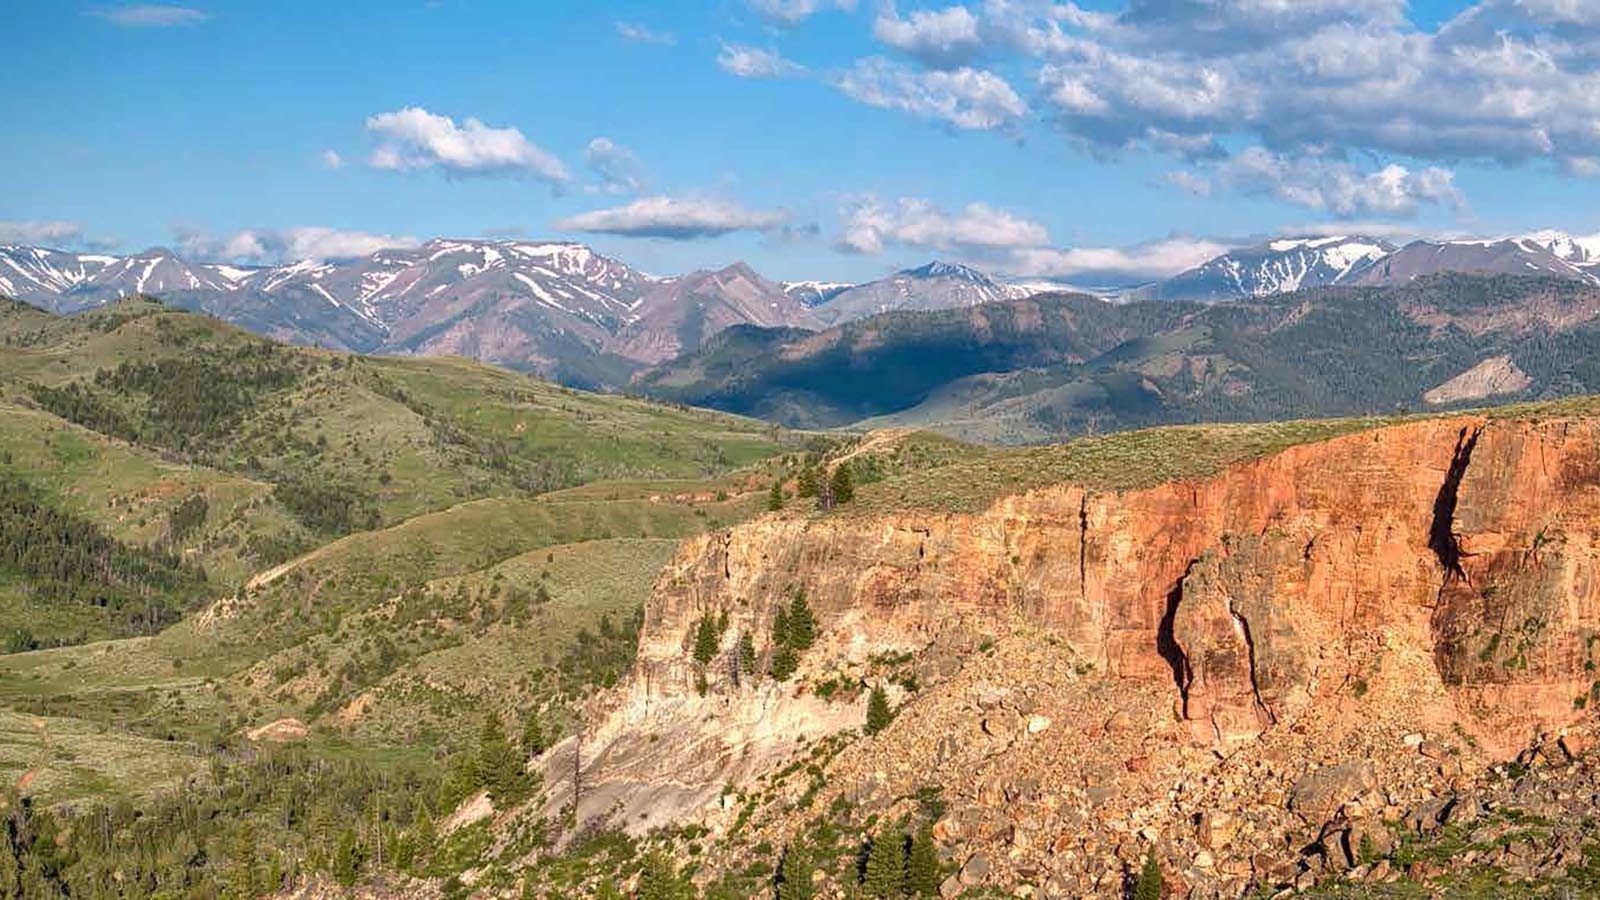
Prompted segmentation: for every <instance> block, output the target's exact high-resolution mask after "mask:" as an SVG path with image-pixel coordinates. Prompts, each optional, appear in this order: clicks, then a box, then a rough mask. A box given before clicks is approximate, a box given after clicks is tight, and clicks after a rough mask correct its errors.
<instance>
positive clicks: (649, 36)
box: [617, 22, 678, 47]
mask: <svg viewBox="0 0 1600 900" xmlns="http://www.w3.org/2000/svg"><path fill="white" fill-rule="evenodd" d="M617 36H618V37H620V38H622V39H623V40H625V41H632V42H633V43H635V44H657V45H660V46H663V47H671V46H672V45H674V44H676V43H678V37H677V35H675V34H673V33H672V32H670V31H656V30H655V29H653V28H650V27H648V26H645V25H639V24H636V23H634V22H618V23H617Z"/></svg>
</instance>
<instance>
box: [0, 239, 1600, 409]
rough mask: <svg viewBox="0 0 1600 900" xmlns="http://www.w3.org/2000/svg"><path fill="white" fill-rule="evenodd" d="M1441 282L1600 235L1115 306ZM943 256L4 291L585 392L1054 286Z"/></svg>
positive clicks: (76, 275) (534, 249) (509, 261)
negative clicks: (837, 268) (142, 299)
mask: <svg viewBox="0 0 1600 900" xmlns="http://www.w3.org/2000/svg"><path fill="white" fill-rule="evenodd" d="M1440 272H1466V273H1475V274H1486V275H1531V276H1544V277H1556V278H1563V279H1569V280H1574V281H1581V282H1584V283H1589V284H1600V235H1596V236H1591V237H1574V236H1571V235H1568V234H1566V233H1563V232H1559V231H1538V232H1532V233H1529V234H1526V235H1522V236H1518V237H1509V238H1499V239H1489V240H1450V241H1414V242H1411V243H1409V244H1406V245H1404V246H1396V245H1394V244H1392V243H1390V242H1388V241H1386V240H1383V239H1379V238H1371V237H1362V236H1359V235H1353V236H1320V237H1281V238H1276V239H1273V240H1270V241H1266V242H1264V243H1261V244H1259V245H1256V246H1253V247H1243V248H1239V249H1236V250H1232V251H1229V252H1227V253H1224V254H1222V255H1220V256H1217V257H1215V258H1213V259H1211V260H1208V261H1206V262H1205V263H1202V264H1201V265H1199V266H1196V267H1194V268H1192V269H1190V270H1188V271H1185V272H1182V273H1179V274H1178V275H1175V276H1173V277H1171V278H1168V279H1165V280H1163V281H1159V282H1156V283H1154V284H1148V285H1144V286H1141V287H1136V288H1104V289H1096V290H1092V291H1087V292H1079V293H1089V294H1092V295H1095V296H1099V297H1102V298H1106V299H1114V300H1120V301H1128V300H1149V299H1155V300H1167V301H1196V302H1201V303H1217V302H1224V301H1232V300H1239V299H1244V298H1261V297H1270V296H1274V295H1277V294H1282V293H1285V292H1289V291H1295V290H1305V289H1310V288H1318V287H1338V286H1353V287H1379V286H1394V285H1402V284H1406V283H1409V282H1410V281H1412V280H1414V279H1416V278H1419V277H1423V276H1427V275H1432V274H1436V273H1440ZM1063 291H1065V292H1075V291H1074V290H1073V289H1072V288H1069V287H1065V286H1063V285H1061V284H1059V283H1056V282H1052V281H1048V280H1021V279H1006V278H1002V277H999V276H996V275H993V274H990V273H986V272H983V271H981V270H979V269H976V268H973V267H971V266H968V265H963V264H960V263H952V262H943V261H934V262H930V263H928V264H926V265H922V266H918V267H915V268H909V269H903V270H900V271H898V272H894V273H892V274H890V275H887V276H885V277H883V278H879V279H876V280H873V281H868V282H864V283H860V284H851V283H846V282H828V281H794V282H781V283H780V282H774V281H770V280H768V279H766V278H764V277H763V276H762V275H761V274H760V273H758V272H756V271H755V270H754V269H752V268H751V267H749V266H748V265H745V264H743V263H734V264H732V265H729V266H725V267H723V268H720V269H715V270H702V271H697V272H691V273H688V274H685V275H677V276H670V277H662V276H656V275H651V274H648V273H645V272H642V271H639V270H637V269H635V268H633V267H631V266H629V265H628V264H627V263H625V262H622V261H620V260H617V259H614V258H612V257H609V256H606V255H604V254H601V253H598V252H596V251H594V250H593V249H592V248H590V247H588V246H585V245H583V244H578V243H571V242H562V241H532V240H478V239H471V240H448V239H437V240H432V241H429V242H427V243H425V244H422V245H420V246H417V247H412V248H395V249H385V250H379V251H377V252H374V253H371V254H368V255H366V256H363V257H358V258H355V259H349V260H339V261H301V262H293V263H287V264H284V265H279V266H245V265H232V264H228V263H215V262H195V261H191V260H187V259H185V258H183V257H182V256H180V255H179V254H178V253H175V252H174V251H172V250H170V249H167V248H161V247H156V248H151V249H149V250H145V251H142V252H139V253H133V254H127V255H112V254H106V253H74V252H69V251H63V250H53V249H48V248H42V247H30V246H21V245H0V295H5V296H10V297H14V298H16V299H19V300H23V301H25V302H28V303H31V304H34V305H36V306H41V307H43V308H45V309H48V310H50V311H52V312H57V313H72V312H76V311H80V310H84V309H89V308H93V307H96V306H99V305H101V304H104V303H107V302H109V301H111V300H114V299H117V298H119V297H123V296H127V295H130V294H150V295H155V296H159V297H161V298H163V299H164V300H166V301H167V302H169V303H172V304H175V305H177V306H181V307H183V308H186V309H191V310H195V311H200V312H205V313H209V314H211V315H214V316H217V317H218V318H221V319H224V320H226V321H229V322H232V323H235V324H238V325H240V326H242V327H245V328H248V329H250V330H252V331H255V332H258V333H260V334H263V335H265V336H268V337H272V338H274V339H278V340H284V341H290V342H294V343H301V344H311V345H317V346H323V347H329V348H332V349H339V350H349V351H356V352H363V353H385V354H408V355H459V356H465V357H470V358H475V359H479V360H483V361H486V362H492V363H498V364H501V365H507V366H511V367H513V368H518V369H522V370H526V371H532V372H536V373H538V374H541V375H544V376H546V377H550V378H554V379H557V380H559V381H563V382H565V383H568V384H572V385H576V386H580V387H591V388H592V387H612V388H615V387H621V386H624V385H626V384H628V383H629V380H630V379H631V378H632V376H633V375H634V374H635V373H637V372H638V371H639V370H640V369H642V368H644V367H649V366H657V365H661V364H663V363H665V362H667V361H668V360H670V359H672V358H673V357H676V356H678V355H680V354H693V353H695V352H696V351H698V350H700V349H701V348H702V347H705V346H706V345H707V342H708V341H710V340H711V339H713V338H714V337H716V336H717V335H718V334H720V333H721V332H722V331H724V330H725V329H727V328H730V327H733V326H756V327H761V328H785V329H803V330H807V331H820V330H823V329H826V328H829V327H833V326H837V325H842V324H847V323H850V322H854V321H858V320H861V319H864V318H868V317H872V316H877V315H881V314H884V313H894V312H937V311H944V310H961V309H969V308H972V307H976V306H980V305H987V304H993V303H997V302H1005V301H1009V300H1016V299H1020V298H1023V297H1028V296H1032V295H1036V294H1041V293H1060V292H1063Z"/></svg>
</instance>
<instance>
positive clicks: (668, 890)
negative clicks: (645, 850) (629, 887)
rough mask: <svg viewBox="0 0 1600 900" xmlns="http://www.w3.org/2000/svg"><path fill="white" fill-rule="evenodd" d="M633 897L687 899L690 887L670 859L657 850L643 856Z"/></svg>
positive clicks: (639, 898)
mask: <svg viewBox="0 0 1600 900" xmlns="http://www.w3.org/2000/svg"><path fill="white" fill-rule="evenodd" d="M635 897H636V898H637V900H689V897H690V888H689V884H688V883H687V882H686V881H685V880H684V878H683V876H681V875H679V874H678V867H677V866H675V865H673V863H672V860H670V859H668V858H667V856H666V854H664V853H662V852H661V851H659V850H657V851H655V852H653V853H651V854H650V855H649V856H647V857H645V860H644V869H643V870H642V871H641V872H640V873H639V890H638V893H637V894H635Z"/></svg>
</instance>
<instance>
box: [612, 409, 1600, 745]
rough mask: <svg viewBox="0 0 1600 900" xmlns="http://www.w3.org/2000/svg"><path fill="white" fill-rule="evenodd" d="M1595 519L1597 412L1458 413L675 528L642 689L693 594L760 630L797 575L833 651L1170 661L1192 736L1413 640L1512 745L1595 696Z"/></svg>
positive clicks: (670, 664)
mask: <svg viewBox="0 0 1600 900" xmlns="http://www.w3.org/2000/svg"><path fill="white" fill-rule="evenodd" d="M1597 529H1600V424H1597V423H1595V422H1591V421H1587V420H1570V419H1563V420H1550V421H1544V422H1532V421H1518V420H1498V419H1497V420H1484V419H1480V418H1468V417H1461V418H1454V419H1444V420H1434V421H1427V422H1418V423H1412V424H1405V425H1400V426H1395V427H1389V428H1384V429H1379V430H1375V431H1371V432H1366V433H1361V434H1355V435H1350V436H1346V437H1343V438H1339V439H1335V440H1331V441H1327V442H1324V443H1319V444H1310V445H1304V446H1300V447H1295V448H1292V449H1289V450H1287V451H1285V452H1283V453H1280V454H1278V455H1275V456H1272V457H1269V458H1265V459H1262V460H1258V461H1255V462H1251V463H1248V464H1244V465H1241V466H1238V467H1236V468H1234V469H1231V470H1229V471H1227V472H1225V473H1223V474H1222V475H1220V476H1218V477H1216V478H1212V479H1209V480H1205V481H1197V482H1192V483H1189V482H1183V483H1172V484H1166V485H1162V486H1159V487H1156V488H1153V489H1149V490H1142V491H1133V492H1126V493H1101V492H1094V491H1087V490H1085V489H1083V488H1080V487H1077V486H1073V485H1062V486H1059V487H1054V488H1049V489H1044V490H1037V491H1033V492H1030V493H1027V494H1023V495H1019V496H1015V497H1010V498H1007V499H1004V500H1002V501H1000V502H998V503H996V504H995V505H993V506H992V507H991V508H990V509H988V510H987V511H986V512H984V513H981V514H977V515H955V514H933V513H914V512H908V513H902V514H895V515H890V516H882V517H862V516H855V515H849V514H835V515H831V516H826V517H818V518H797V517H790V516H774V517H768V518H766V519H763V520H760V521H757V522H753V523H750V524H747V525H743V526H739V527H736V528H734V529H731V530H730V531H727V532H724V533H721V534H717V535H711V536H707V537H704V538H700V539H697V540H694V541H691V542H690V543H688V544H686V545H685V547H684V549H683V550H682V551H681V552H680V554H679V557H678V558H677V560H676V561H675V562H674V563H673V565H672V566H671V567H670V568H669V570H668V572H667V573H666V574H665V575H664V576H663V579H662V581H661V583H660V584H659V586H658V588H657V591H656V595H655V597H654V598H653V599H652V601H651V603H650V605H649V608H648V610H647V614H646V621H645V629H644V634H643V637H642V639H641V647H640V657H639V666H638V670H637V672H636V677H635V679H634V685H635V687H634V690H635V692H636V693H637V692H639V691H643V692H645V693H646V694H649V695H654V696H658V697H662V696H682V695H684V694H686V693H688V692H690V691H692V690H693V687H692V686H691V683H690V682H691V675H690V674H689V672H690V669H689V668H688V667H686V666H685V665H683V662H682V661H683V659H684V657H685V648H686V647H687V646H689V644H690V641H691V640H692V634H691V631H692V629H693V627H694V624H695V622H696V621H697V620H698V618H699V617H700V616H701V615H703V614H705V613H706V612H718V611H726V612H727V613H728V615H729V620H730V625H731V627H730V628H729V630H728V632H727V636H726V637H725V642H726V643H728V644H729V646H732V642H735V641H737V640H738V635H740V634H742V633H743V632H746V631H748V632H750V633H751V634H752V635H753V636H754V637H755V643H756V646H757V647H758V648H764V647H765V646H766V643H767V629H768V628H769V625H770V622H771V618H772V611H773V609H774V607H775V605H776V604H777V603H779V602H782V601H784V600H785V599H786V598H787V597H788V596H789V594H790V592H791V591H793V590H796V589H801V590H804V591H805V592H806V593H807V595H808V597H809V598H810V601H811V603H812V605H813V607H814V608H815V609H816V610H817V611H818V613H819V615H820V616H821V618H822V622H823V625H824V630H825V640H826V641H829V642H831V643H830V644H829V646H831V647H832V648H833V649H834V650H835V651H836V652H839V653H844V654H850V653H858V654H865V653H867V652H871V651H872V650H873V649H876V648H881V647H884V646H896V645H899V646H915V645H917V644H919V643H924V642H926V641H927V640H930V639H931V638H932V637H933V636H934V635H935V634H936V633H937V632H938V631H939V630H940V629H941V628H943V627H945V626H946V625H947V624H949V623H950V622H952V621H964V622H968V623H975V624H977V625H979V626H980V627H982V626H988V627H997V628H1002V627H1006V626H1007V624H1008V623H1023V624H1027V625H1031V626H1037V627H1043V628H1047V629H1051V630H1053V631H1055V632H1057V633H1059V634H1060V635H1061V636H1062V637H1063V638H1064V639H1065V640H1066V641H1068V642H1069V643H1070V644H1071V645H1072V647H1073V649H1074V650H1075V651H1077V652H1078V653H1079V654H1082V655H1083V656H1084V657H1086V658H1088V659H1091V660H1094V661H1095V663H1096V667H1097V668H1098V670H1099V671H1102V672H1104V673H1107V674H1109V675H1110V676H1112V677H1116V678H1130V679H1140V680H1145V681H1149V682H1153V683H1161V684H1166V685H1170V686H1171V690H1172V693H1173V698H1174V704H1175V707H1176V708H1177V709H1178V710H1179V711H1180V712H1181V714H1182V715H1183V716H1184V717H1185V718H1186V719H1187V720H1189V721H1190V723H1191V725H1192V726H1193V729H1194V732H1195V735H1196V737H1197V738H1199V739H1202V740H1209V741H1216V742H1220V743H1223V744H1229V743H1236V742H1240V741H1246V740H1249V739H1250V738H1252V737H1253V736H1255V735H1256V734H1259V733H1260V732H1261V731H1262V730H1263V729H1265V728H1269V727H1272V726H1273V725H1274V724H1276V723H1280V722H1282V721H1284V720H1285V719H1287V718H1292V717H1293V716H1294V715H1295V713H1296V711H1298V710H1300V709H1303V708H1304V707H1305V705H1306V704H1309V703H1314V702H1315V701H1316V700H1317V698H1318V696H1319V694H1320V693H1322V692H1325V691H1327V690H1329V689H1330V688H1333V687H1338V688H1341V689H1348V688H1349V687H1350V686H1351V685H1353V684H1360V683H1361V680H1362V679H1363V678H1364V677H1365V673H1366V671H1367V669H1368V667H1370V665H1371V660H1372V659H1373V658H1374V655H1375V654H1378V653H1383V652H1397V653H1413V654H1425V655H1427V656H1429V657H1431V658H1432V660H1433V662H1434V668H1435V669H1436V671H1437V672H1438V676H1439V678H1440V680H1441V682H1442V683H1443V685H1444V686H1445V687H1446V688H1447V689H1448V691H1449V695H1450V696H1451V697H1452V698H1454V700H1455V701H1456V706H1457V709H1455V710H1440V711H1439V716H1440V720H1441V721H1442V722H1449V721H1450V720H1451V719H1452V718H1453V717H1459V718H1460V719H1461V720H1462V722H1463V724H1464V726H1465V727H1467V728H1469V729H1471V730H1472V731H1474V732H1475V733H1477V734H1478V735H1479V737H1480V738H1482V739H1484V740H1486V741H1488V742H1490V744H1491V745H1492V746H1506V747H1509V746H1512V745H1514V744H1516V743H1518V742H1520V741H1522V740H1524V739H1525V738H1526V737H1528V736H1529V735H1530V733H1532V732H1536V731H1538V730H1541V729H1547V728H1551V727H1554V726H1557V725H1560V724H1562V723H1563V722H1565V721H1567V720H1569V719H1571V718H1573V717H1575V716H1576V715H1578V714H1579V710H1580V708H1581V707H1582V706H1583V705H1585V704H1586V703H1587V702H1588V700H1589V699H1600V698H1591V697H1589V694H1590V690H1591V687H1592V686H1594V685H1596V681H1595V679H1596V677H1597V676H1596V673H1595V672H1594V671H1593V670H1594V665H1595V664H1594V661H1593V660H1594V658H1595V650H1594V646H1595V644H1596V634H1597V633H1600V597H1597V593H1596V592H1597V586H1596V576H1597V568H1596V565H1597V560H1600V548H1597V546H1596V538H1595V535H1596V531H1597ZM1358 693H1359V692H1358ZM1579 698H1586V699H1579Z"/></svg>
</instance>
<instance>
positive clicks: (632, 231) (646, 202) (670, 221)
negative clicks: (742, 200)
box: [556, 197, 788, 241]
mask: <svg viewBox="0 0 1600 900" xmlns="http://www.w3.org/2000/svg"><path fill="white" fill-rule="evenodd" d="M787 218H788V217H787V216H786V215H785V214H783V213H781V212H769V211H761V210H747V209H744V208H743V207H740V206H738V205H736V204H733V203H728V202H724V201H720V200H698V199H684V198H677V197H642V198H640V199H638V200H635V201H633V202H632V203H629V204H627V205H626V206H617V207H612V208H610V209H597V210H592V211H590V212H584V213H578V214H577V215H575V216H568V217H567V218H565V219H562V220H560V221H558V222H557V223H556V227H557V228H561V229H565V230H567V231H585V232H594V233H602V234H616V235H622V236H624V237H653V238H665V239H668V240H675V241H686V240H694V239H697V238H709V237H718V236H721V235H724V234H729V233H731V232H735V231H767V230H770V229H773V228H776V227H778V226H780V225H782V224H783V223H784V221H785V220H786V219H787Z"/></svg>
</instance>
